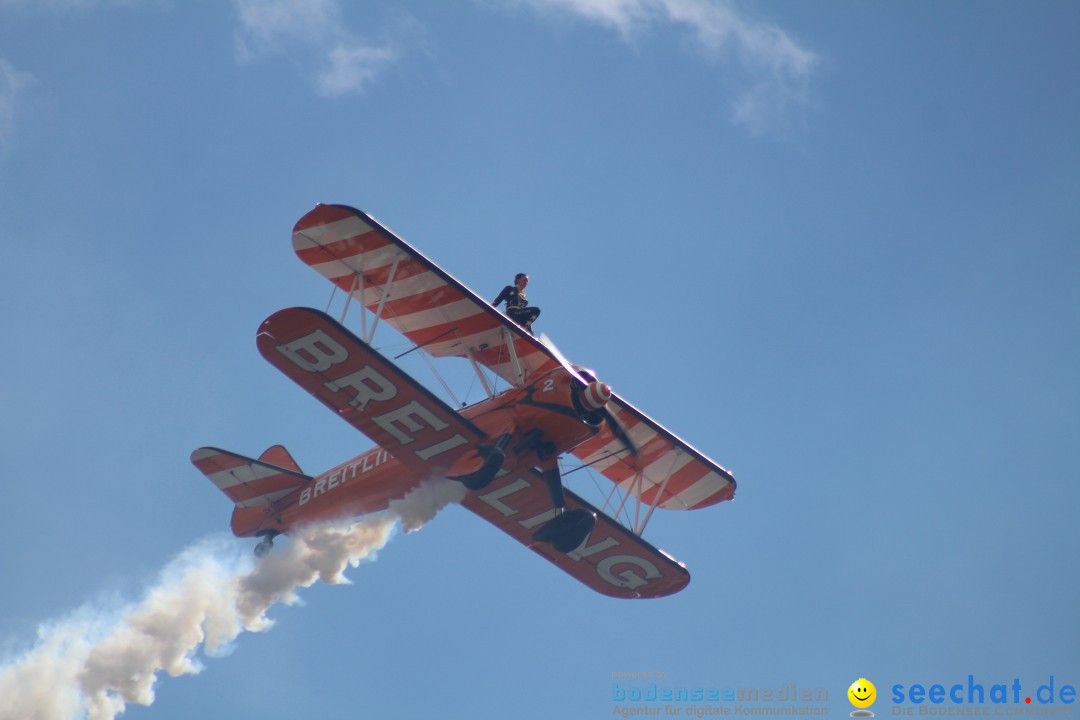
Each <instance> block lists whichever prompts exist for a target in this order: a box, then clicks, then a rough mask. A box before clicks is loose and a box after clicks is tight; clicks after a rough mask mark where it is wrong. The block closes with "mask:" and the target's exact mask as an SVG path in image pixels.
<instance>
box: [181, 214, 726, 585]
mask: <svg viewBox="0 0 1080 720" xmlns="http://www.w3.org/2000/svg"><path fill="white" fill-rule="evenodd" d="M292 241H293V248H294V249H295V251H296V254H297V255H298V256H299V257H300V259H301V260H303V261H304V262H305V263H307V264H308V265H310V266H311V267H312V268H314V269H315V270H316V271H318V272H319V273H321V274H322V275H324V276H326V277H327V278H329V280H330V281H331V282H332V283H333V284H334V285H335V286H336V287H335V292H336V289H341V290H343V291H344V292H345V293H346V294H347V295H346V306H345V312H347V311H348V306H349V303H350V302H351V301H352V300H356V301H358V303H359V305H360V307H361V308H362V312H361V316H362V318H361V323H360V325H361V327H360V335H361V336H360V337H358V336H357V335H355V334H353V332H351V331H349V330H347V329H346V328H345V327H344V326H343V325H342V324H341V323H339V322H338V321H336V320H334V319H333V318H331V317H330V316H329V315H327V314H326V313H323V312H320V311H318V310H313V309H309V308H299V307H298V308H290V309H287V310H282V311H280V312H277V313H274V314H273V315H271V316H270V317H269V318H267V319H266V320H265V321H264V322H263V323H262V325H261V326H260V327H259V331H258V336H257V338H256V339H257V344H258V348H259V352H260V353H261V354H262V356H263V357H264V358H266V359H267V360H269V361H270V363H271V364H272V365H274V367H276V368H278V369H279V370H281V371H282V372H283V373H285V374H286V375H287V376H289V377H290V378H292V379H293V380H294V381H295V382H296V383H297V384H298V385H300V386H301V387H302V388H304V389H305V390H307V391H308V392H309V393H311V394H312V395H314V396H315V397H316V398H318V399H319V400H320V401H321V402H322V403H323V404H324V405H326V406H327V407H328V408H330V409H331V410H333V411H334V412H335V413H337V414H338V415H340V416H341V417H342V418H343V419H344V420H345V421H346V422H347V423H349V424H350V425H352V426H353V427H354V428H356V429H357V430H359V431H360V432H362V433H363V434H364V435H367V436H368V437H369V438H370V439H371V440H373V441H374V442H375V443H376V447H374V448H372V449H370V450H368V451H367V452H364V453H362V454H361V455H359V456H357V457H355V458H353V459H352V460H349V461H348V462H345V463H342V464H341V465H338V466H337V467H334V468H332V469H331V470H329V471H327V472H325V473H322V474H321V475H317V476H314V477H311V476H309V475H305V474H304V473H303V472H302V471H301V470H300V468H299V467H298V466H297V464H296V462H295V461H294V460H293V459H292V457H291V456H290V455H289V453H288V452H287V451H286V450H285V449H284V448H283V447H281V446H274V447H272V448H270V449H269V450H267V451H266V452H265V453H263V454H262V455H261V456H260V457H259V458H258V459H252V458H247V457H243V456H240V455H237V454H235V453H231V452H227V451H224V450H219V449H217V448H200V449H199V450H196V451H195V452H194V453H192V456H191V460H192V462H193V463H194V464H195V466H196V467H197V468H198V469H199V470H201V471H202V472H203V473H204V474H205V475H206V476H207V477H208V478H210V480H212V481H213V482H214V484H215V485H217V486H218V487H219V488H220V489H221V490H222V491H224V492H225V494H226V495H228V497H229V499H230V500H232V501H233V502H234V503H235V504H236V507H235V509H234V510H233V516H232V530H233V532H234V533H235V534H236V535H237V536H238V537H261V538H262V540H261V542H260V543H259V544H258V546H257V547H256V553H257V554H260V555H262V554H265V553H266V552H267V551H269V550H270V547H271V544H272V541H273V538H274V537H275V536H276V535H279V534H281V533H287V532H288V531H289V530H290V529H291V528H293V527H296V526H299V525H302V524H304V523H308V522H311V521H313V520H318V519H328V518H333V517H341V516H358V515H363V514H367V513H372V512H379V511H382V510H386V509H387V508H388V507H389V504H390V503H391V502H392V501H394V500H395V499H399V498H402V497H403V496H405V495H406V493H408V492H409V491H410V490H412V489H414V488H416V487H417V486H418V485H420V483H422V482H424V481H425V480H427V479H429V478H433V477H445V478H449V479H451V480H455V481H458V482H461V483H462V484H463V485H464V486H465V488H467V489H468V490H467V493H466V495H465V498H464V500H463V501H462V503H461V504H462V505H463V506H464V507H466V508H468V509H469V510H470V511H472V512H474V513H476V514H477V515H479V516H480V517H482V518H483V519H485V520H487V521H488V522H490V523H492V524H493V525H495V526H496V527H498V528H499V529H501V530H502V531H503V532H505V533H507V534H508V535H510V536H512V537H513V538H515V539H516V540H518V541H519V542H520V543H522V544H523V545H526V546H527V547H529V548H530V549H532V550H533V551H534V552H536V553H538V554H540V555H542V556H543V557H545V558H546V559H548V560H549V561H551V562H552V563H554V564H555V565H557V566H558V567H560V568H562V569H563V570H564V571H566V572H567V573H569V574H570V575H573V576H574V577H575V578H577V579H578V580H580V581H581V582H583V583H585V584H586V585H588V586H589V587H591V588H593V589H594V590H596V591H598V592H601V593H603V594H605V595H610V596H613V597H625V598H652V597H661V596H665V595H670V594H672V593H676V592H678V591H679V590H681V589H682V588H684V587H685V586H686V585H687V583H688V582H689V581H690V575H689V573H688V572H687V571H686V568H685V567H684V566H683V565H682V564H681V563H678V562H676V561H675V560H674V559H672V558H671V557H670V556H668V555H667V554H665V553H663V552H661V551H659V550H657V549H656V548H655V547H653V546H652V545H650V544H649V543H648V542H646V541H645V540H643V539H642V538H641V533H642V531H643V530H644V528H645V525H646V523H648V521H649V518H650V517H651V515H652V513H653V511H654V510H655V509H656V508H664V509H667V510H696V509H699V508H704V507H708V506H710V505H715V504H716V503H719V502H722V501H724V500H730V499H731V498H732V497H733V496H734V492H735V480H734V478H733V477H732V475H731V473H729V472H728V471H727V470H725V469H724V468H722V467H720V466H719V465H717V464H716V463H715V462H713V461H712V460H710V459H709V458H707V457H705V456H704V455H702V454H701V453H700V452H698V451H697V450H695V449H694V448H692V447H690V446H689V445H687V444H686V443H685V442H683V441H682V440H680V439H679V438H677V437H676V436H675V435H673V434H672V433H671V432H669V431H668V430H666V429H665V428H663V427H662V426H661V425H659V424H658V423H657V422H655V421H654V420H652V419H650V418H649V417H647V416H646V415H645V414H644V413H642V412H641V411H640V410H638V409H637V408H635V407H634V406H632V405H631V404H630V403H628V402H626V401H625V400H623V399H622V398H620V397H619V396H618V395H616V394H615V393H614V392H612V390H611V389H610V388H609V387H608V386H607V385H606V384H604V383H603V382H600V381H599V380H597V379H596V377H595V375H593V374H592V373H591V371H588V370H585V369H583V368H580V367H576V366H573V365H571V364H570V363H568V362H567V361H566V360H565V359H564V358H563V357H562V356H561V355H560V354H559V353H558V351H557V350H556V349H555V348H554V346H553V345H551V344H550V342H549V341H547V340H546V338H541V339H537V338H534V337H532V336H531V335H530V334H528V333H526V332H524V331H523V330H522V328H520V327H519V326H518V325H516V324H515V323H514V322H513V321H511V320H510V319H509V318H507V317H506V316H504V315H503V314H502V313H500V312H499V311H498V310H496V309H495V308H494V307H492V306H491V305H490V304H489V303H488V302H487V301H486V300H484V299H483V298H481V297H480V296H478V295H477V294H476V293H474V292H473V291H472V290H470V289H469V288H467V287H465V286H464V285H463V284H462V283H460V282H458V281H457V280H455V279H454V278H453V277H451V276H450V275H449V274H447V273H446V272H445V271H443V270H442V269H441V268H439V267H438V266H437V265H436V264H435V263H433V262H432V261H431V260H429V259H427V258H426V257H424V256H423V255H421V254H420V253H419V252H417V251H416V250H415V249H414V248H412V247H411V246H409V245H408V244H406V243H405V242H404V241H403V240H402V239H401V238H399V237H397V236H396V235H395V234H394V233H392V232H391V231H390V230H388V229H387V228H386V227H384V226H383V225H381V224H380V223H379V222H377V221H376V220H375V219H373V218H372V217H371V216H370V215H367V214H365V213H363V212H361V211H359V210H355V209H353V208H350V207H345V206H342V205H318V206H316V207H315V209H314V210H312V211H311V212H309V213H308V214H306V215H305V216H304V217H302V218H301V219H300V221H299V222H297V223H296V227H295V228H294V229H293V236H292ZM344 318H345V314H344V312H343V313H342V315H341V319H342V321H344ZM380 322H381V323H385V324H387V325H390V326H391V327H393V328H394V329H395V330H396V331H398V332H399V333H401V334H402V335H404V336H405V338H407V339H408V341H409V342H410V343H411V344H412V349H418V350H419V351H421V352H424V353H427V354H428V355H430V356H432V357H447V356H452V357H462V358H465V359H467V360H468V362H469V363H470V364H471V367H472V370H473V371H475V373H476V376H477V378H478V379H479V381H480V383H481V385H482V386H483V387H484V389H485V392H486V395H487V397H486V398H485V399H484V400H482V401H481V402H478V403H476V404H473V405H470V406H468V407H463V408H462V409H460V410H458V409H455V408H453V407H451V406H450V405H449V404H448V403H446V402H444V401H443V400H441V399H440V398H439V397H437V396H436V395H434V394H433V393H431V392H430V391H428V390H427V389H426V388H424V387H423V386H422V385H421V384H420V383H418V382H417V381H416V380H415V379H413V378H412V377H411V376H410V375H408V374H406V373H405V372H404V371H402V370H401V369H400V368H399V367H397V366H396V365H395V364H393V363H392V362H391V361H390V360H388V359H386V358H385V357H383V355H381V354H380V353H379V352H378V351H376V350H375V349H374V348H373V347H372V346H371V342H372V340H373V337H374V333H375V329H376V327H377V326H378V325H379V323H380ZM499 379H501V380H502V381H505V382H506V383H508V384H509V388H508V389H506V390H504V391H501V392H496V390H495V386H496V385H497V384H498V382H499ZM564 454H571V455H573V456H575V457H576V458H577V460H578V461H579V467H589V468H591V469H592V470H594V471H597V472H599V473H600V474H602V475H604V476H605V477H606V478H608V479H609V480H610V481H611V482H612V483H613V487H612V488H611V492H610V493H609V494H608V497H607V500H606V502H605V503H604V504H603V506H602V507H601V508H597V507H596V506H595V505H593V504H591V503H589V502H587V501H586V500H585V499H583V498H581V497H579V496H578V495H576V494H575V493H574V492H572V491H571V490H570V489H569V488H565V487H564V486H563V479H562V473H561V472H560V465H559V458H560V456H562V455H564ZM628 502H632V506H633V516H634V519H633V521H632V522H630V520H629V516H630V511H629V508H630V506H629V505H627V503H628ZM616 506H617V507H616ZM620 514H622V515H623V516H625V518H626V524H622V523H620V522H618V521H617V520H616V518H618V517H619V516H620Z"/></svg>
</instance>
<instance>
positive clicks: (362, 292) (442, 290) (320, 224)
mask: <svg viewBox="0 0 1080 720" xmlns="http://www.w3.org/2000/svg"><path fill="white" fill-rule="evenodd" d="M293 249H294V250H295V251H296V254H297V255H298V256H299V257H300V259H301V260H303V261H304V262H305V263H307V264H308V265H310V266H311V267H312V268H314V269H315V270H317V271H318V272H319V273H321V274H322V275H324V276H325V277H327V278H329V280H330V281H331V282H333V283H334V284H335V285H336V286H337V287H339V288H341V289H342V290H344V291H345V292H347V293H350V294H351V295H352V297H353V298H355V299H357V300H358V301H360V302H362V303H363V304H364V306H365V307H366V308H367V309H368V310H370V311H371V312H372V313H374V314H375V315H376V317H377V318H379V319H381V320H382V321H383V322H386V323H389V324H390V325H391V326H392V327H393V328H394V329H395V330H397V331H398V332H400V333H402V334H403V335H405V337H407V338H409V339H410V340H412V341H413V343H415V344H416V345H418V346H421V347H422V348H423V349H424V350H425V351H426V352H428V353H429V354H430V355H432V356H434V357H444V356H453V357H470V356H471V357H472V359H474V360H475V361H476V362H478V363H480V364H482V365H484V366H486V367H488V368H490V369H491V370H492V371H493V372H495V373H496V374H497V375H499V376H500V377H502V378H503V379H505V380H507V381H508V382H510V383H512V384H515V385H519V384H521V383H522V382H523V381H524V380H525V379H526V378H528V377H530V376H531V375H532V374H534V373H537V372H543V371H545V370H549V369H551V368H553V367H555V365H556V364H557V363H556V361H555V359H554V358H553V357H551V354H550V353H549V352H548V350H547V349H546V348H545V347H544V346H543V345H541V344H540V343H539V342H537V341H536V340H534V339H533V338H532V337H531V336H529V335H527V334H526V333H524V332H522V330H521V328H520V327H518V325H517V324H516V323H514V322H512V321H510V320H508V319H507V318H506V317H505V316H504V315H503V314H502V313H500V312H499V311H498V310H496V309H495V308H493V307H492V306H491V305H490V304H489V303H488V302H487V301H486V300H484V299H483V298H481V297H480V296H479V295H477V294H476V293H474V292H473V291H472V290H470V289H469V288H467V287H465V286H464V285H463V284H462V283H460V282H459V281H458V280H456V279H454V278H453V277H451V276H450V275H449V274H448V273H446V272H445V271H444V270H442V269H441V268H440V267H439V266H437V265H436V264H435V263H433V262H431V261H430V260H428V259H427V258H426V257H424V256H423V255H421V254H420V253H419V252H417V251H416V249H414V248H412V247H410V246H409V245H408V244H407V243H406V242H405V241H404V240H402V239H401V238H399V237H398V236H397V235H395V234H394V233H392V232H391V231H390V230H388V229H386V228H385V227H383V226H382V225H380V224H379V223H378V222H377V221H376V220H375V219H374V218H372V217H371V216H370V215H367V214H365V213H363V212H361V211H360V210H356V209H354V208H351V207H347V206H345V205H317V206H316V207H315V209H314V210H312V211H311V212H309V213H308V214H307V215H304V217H302V218H300V220H299V221H298V222H297V223H296V227H295V228H293ZM515 365H516V367H515ZM519 371H520V372H519Z"/></svg>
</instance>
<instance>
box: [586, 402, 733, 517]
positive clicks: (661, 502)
mask: <svg viewBox="0 0 1080 720" xmlns="http://www.w3.org/2000/svg"><path fill="white" fill-rule="evenodd" d="M608 409H609V411H610V412H611V413H612V414H613V415H614V416H615V418H616V419H617V420H618V421H619V424H620V425H621V426H622V428H624V429H625V432H626V435H627V436H628V437H629V439H630V440H631V445H632V446H633V448H634V449H635V450H636V453H635V452H630V451H629V449H628V447H627V444H626V443H625V442H623V441H622V440H620V439H619V438H618V437H616V435H615V433H614V432H613V431H612V429H611V427H610V426H604V427H603V428H602V429H601V431H600V432H599V433H598V434H597V435H596V436H595V437H593V438H591V439H589V440H586V441H585V442H583V443H582V444H580V445H578V446H577V447H576V448H574V449H573V450H572V451H571V452H572V453H573V455H574V456H576V457H577V458H578V459H579V460H581V461H582V463H584V464H585V465H588V466H589V467H590V468H591V469H593V470H595V471H597V472H599V473H601V474H602V475H603V476H604V477H606V478H607V479H609V480H611V481H612V482H614V483H615V484H616V485H618V486H619V487H620V488H621V489H622V490H623V491H624V492H627V493H629V494H630V495H632V496H634V497H636V498H637V499H638V500H640V501H641V502H642V503H643V504H645V505H647V506H649V507H650V508H652V507H660V508H663V509H665V510H696V509H698V508H703V507H708V506H710V505H715V504H716V503H719V502H722V501H724V500H731V499H732V498H733V497H734V496H735V478H734V477H732V475H731V473H729V472H728V471H727V470H725V469H724V468H722V467H720V466H719V465H717V464H716V463H715V462H713V461H712V460H710V459H709V458H707V457H706V456H705V455H703V454H701V453H700V452H698V451H697V450H695V449H694V448H693V447H691V446H690V445H689V444H688V443H686V442H685V441H683V440H681V439H680V438H678V437H677V436H676V435H675V434H673V433H672V432H671V431H669V430H668V429H666V428H665V427H663V426H662V425H660V424H659V423H657V422H656V421H655V420H653V419H652V418H650V417H648V416H647V415H646V414H645V413H643V412H641V411H640V410H638V409H637V408H635V407H634V406H633V405H631V404H630V403H628V402H627V401H625V400H623V399H622V398H620V397H618V396H615V397H613V398H612V399H611V401H610V402H609V404H608Z"/></svg>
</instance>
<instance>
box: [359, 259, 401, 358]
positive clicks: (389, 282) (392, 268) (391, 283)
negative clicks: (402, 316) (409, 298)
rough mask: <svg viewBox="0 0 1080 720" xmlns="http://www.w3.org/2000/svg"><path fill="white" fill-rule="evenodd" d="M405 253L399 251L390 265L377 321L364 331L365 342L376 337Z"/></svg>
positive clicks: (376, 312) (376, 316)
mask: <svg viewBox="0 0 1080 720" xmlns="http://www.w3.org/2000/svg"><path fill="white" fill-rule="evenodd" d="M402 254H403V253H398V254H397V257H395V258H394V264H393V265H391V266H390V275H389V276H387V278H386V287H384V288H383V293H382V297H381V298H379V307H378V308H376V310H375V322H373V323H372V324H371V332H370V333H369V332H366V331H365V333H364V342H366V343H369V344H370V343H371V339H372V338H373V337H375V328H377V327H378V326H379V319H380V318H382V311H383V308H384V307H385V306H386V300H387V298H389V297H390V288H391V287H393V286H394V273H396V272H397V269H398V263H400V262H401V256H402Z"/></svg>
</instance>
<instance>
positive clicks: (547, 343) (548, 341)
mask: <svg viewBox="0 0 1080 720" xmlns="http://www.w3.org/2000/svg"><path fill="white" fill-rule="evenodd" d="M538 340H540V342H541V343H543V345H544V347H546V348H547V349H548V350H550V351H551V354H552V355H554V356H555V359H556V360H558V361H559V364H560V365H562V366H563V367H564V368H565V369H566V372H568V373H570V374H571V375H573V376H574V379H576V380H577V381H578V382H579V383H581V384H582V385H583V386H584V385H588V384H589V383H588V381H587V380H586V379H585V378H583V377H582V376H581V373H579V372H578V371H577V370H575V369H574V366H573V365H571V364H570V361H569V360H567V359H566V356H565V355H563V354H562V353H561V352H560V351H559V348H558V347H556V346H555V343H554V342H552V340H551V338H549V337H548V336H547V334H546V333H540V337H539V338H538Z"/></svg>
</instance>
